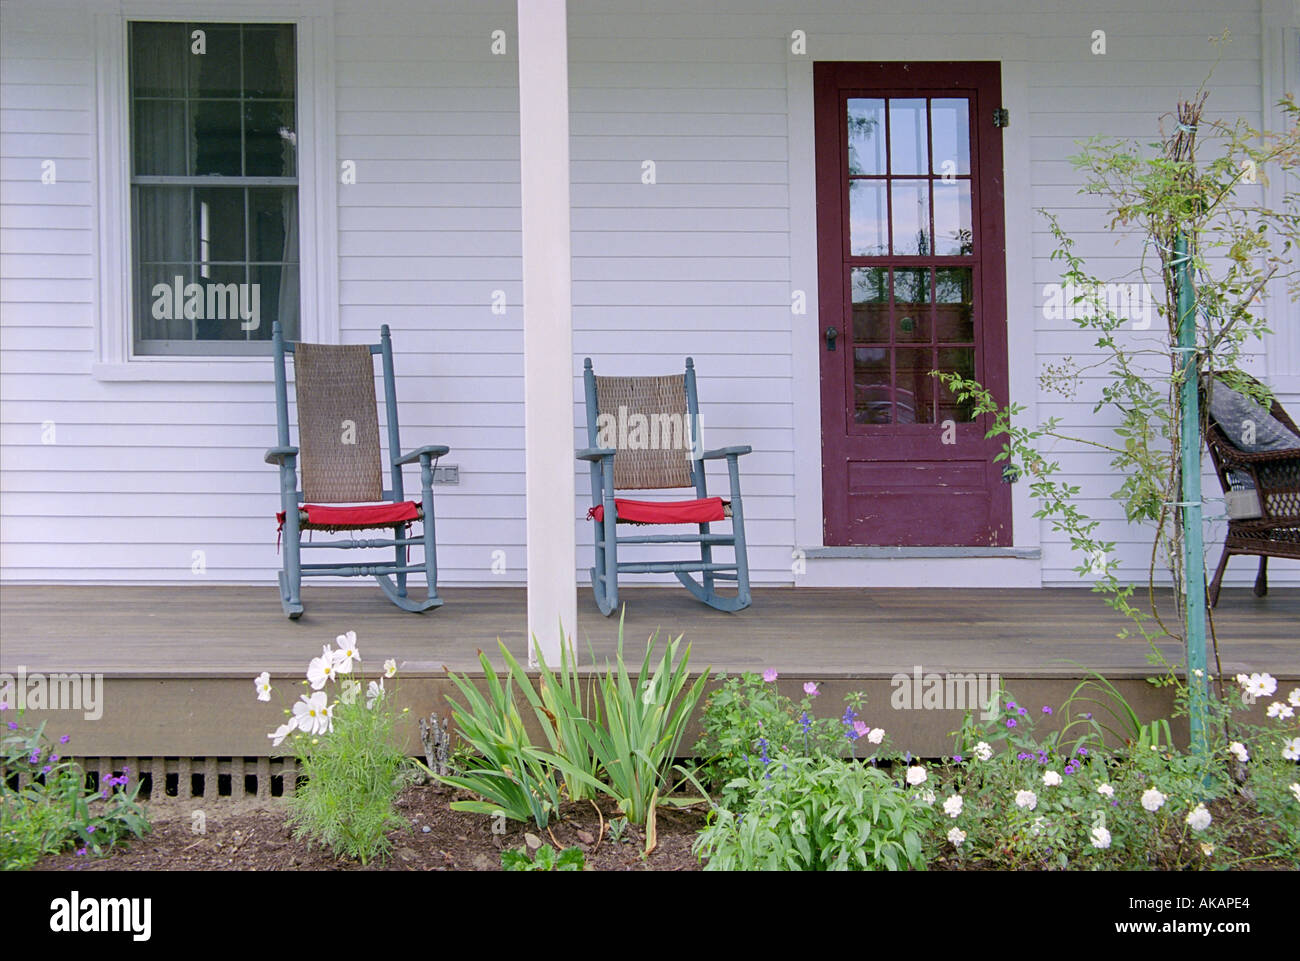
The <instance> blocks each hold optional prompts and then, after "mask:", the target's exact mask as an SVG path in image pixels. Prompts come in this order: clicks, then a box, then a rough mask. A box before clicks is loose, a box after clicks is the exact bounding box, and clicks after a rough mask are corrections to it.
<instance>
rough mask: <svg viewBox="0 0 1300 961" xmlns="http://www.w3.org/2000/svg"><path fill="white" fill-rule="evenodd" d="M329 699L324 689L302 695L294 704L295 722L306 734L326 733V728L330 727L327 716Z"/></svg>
mask: <svg viewBox="0 0 1300 961" xmlns="http://www.w3.org/2000/svg"><path fill="white" fill-rule="evenodd" d="M327 700H328V699H327V698H326V696H325V692H324V691H317V692H316V693H315V694H304V695H303V696H302V700H300V701H299V702H298V703H297V704H295V705H294V706H293V718H294V723H295V724H296V725H297V727H298V730H300V731H302V732H303V733H304V734H323V733H325V729H326V728H327V727H329V718H328V717H327V716H326V711H327V709H328V706H327V704H326V701H327Z"/></svg>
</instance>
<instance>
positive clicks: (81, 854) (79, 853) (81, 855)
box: [77, 848, 86, 858]
mask: <svg viewBox="0 0 1300 961" xmlns="http://www.w3.org/2000/svg"><path fill="white" fill-rule="evenodd" d="M85 856H86V849H85V848H77V857H79V858H84V857H85Z"/></svg>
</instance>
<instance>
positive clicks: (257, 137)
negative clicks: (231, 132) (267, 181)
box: [244, 100, 298, 177]
mask: <svg viewBox="0 0 1300 961" xmlns="http://www.w3.org/2000/svg"><path fill="white" fill-rule="evenodd" d="M294 126H295V122H294V115H293V101H292V100H257V101H250V102H248V103H246V104H245V105H244V165H245V166H244V173H245V174H246V175H247V176H249V177H292V176H294V174H295V173H297V169H298V165H297V160H296V156H295V155H296V149H297V148H296V140H297V135H296V134H295V133H294Z"/></svg>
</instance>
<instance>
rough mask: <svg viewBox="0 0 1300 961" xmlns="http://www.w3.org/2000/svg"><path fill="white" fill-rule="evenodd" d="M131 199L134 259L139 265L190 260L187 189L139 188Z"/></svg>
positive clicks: (191, 231) (191, 244)
mask: <svg viewBox="0 0 1300 961" xmlns="http://www.w3.org/2000/svg"><path fill="white" fill-rule="evenodd" d="M133 193H134V197H135V205H134V206H135V211H134V213H135V240H136V245H135V259H136V261H137V263H141V264H160V263H177V262H179V263H184V264H186V265H188V264H190V263H191V262H192V261H193V260H194V253H195V250H194V222H193V219H192V211H191V208H190V188H189V187H153V186H140V187H136V188H135V189H134V191H133Z"/></svg>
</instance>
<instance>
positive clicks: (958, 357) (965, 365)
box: [938, 347, 975, 423]
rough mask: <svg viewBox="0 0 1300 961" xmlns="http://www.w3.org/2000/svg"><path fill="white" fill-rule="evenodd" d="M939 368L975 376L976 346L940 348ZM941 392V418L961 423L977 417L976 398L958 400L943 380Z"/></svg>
mask: <svg viewBox="0 0 1300 961" xmlns="http://www.w3.org/2000/svg"><path fill="white" fill-rule="evenodd" d="M938 369H939V370H944V371H956V372H957V373H959V374H961V375H962V376H963V377H966V378H973V377H974V376H975V348H973V347H940V348H939V365H938ZM938 394H939V413H938V418H939V420H940V421H941V422H942V421H945V420H955V421H957V422H959V423H962V422H965V421H972V420H974V419H975V415H974V409H975V401H974V400H965V401H958V400H957V398H956V397H954V396H953V395H952V394H951V393H950V392H949V391H948V389H947V388H946V387H944V386H943V384H942V382H940V383H939V386H938Z"/></svg>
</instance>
